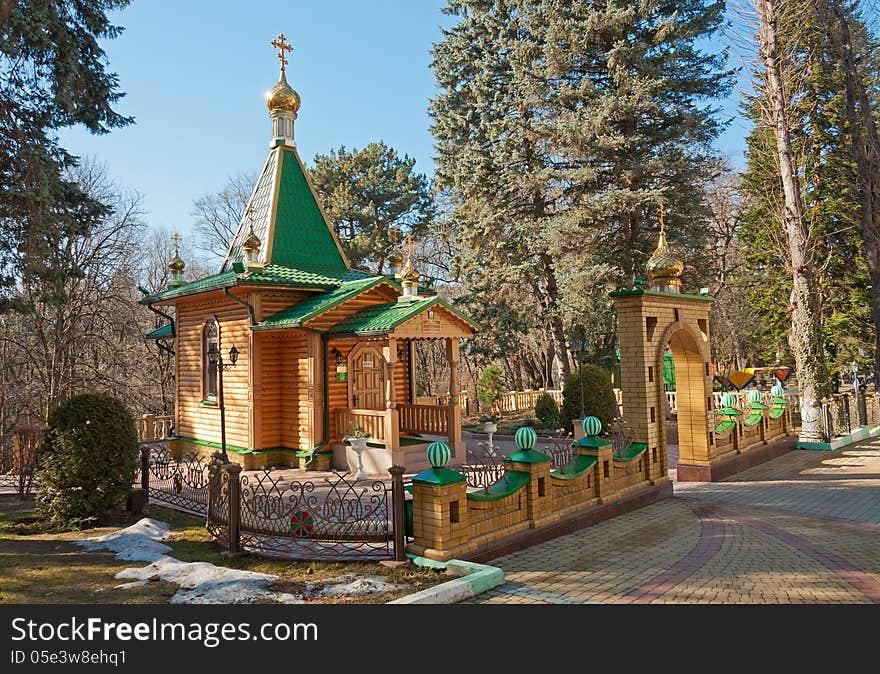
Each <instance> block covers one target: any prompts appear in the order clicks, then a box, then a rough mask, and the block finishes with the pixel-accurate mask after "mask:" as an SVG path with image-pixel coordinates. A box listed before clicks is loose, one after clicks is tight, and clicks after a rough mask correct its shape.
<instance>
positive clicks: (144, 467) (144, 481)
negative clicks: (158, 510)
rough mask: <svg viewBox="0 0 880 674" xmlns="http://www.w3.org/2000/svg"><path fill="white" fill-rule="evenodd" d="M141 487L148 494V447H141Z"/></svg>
mask: <svg viewBox="0 0 880 674" xmlns="http://www.w3.org/2000/svg"><path fill="white" fill-rule="evenodd" d="M141 489H143V490H144V493H145V494H146V495H147V499H149V496H150V448H149V447H141Z"/></svg>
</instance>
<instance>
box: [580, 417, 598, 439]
mask: <svg viewBox="0 0 880 674" xmlns="http://www.w3.org/2000/svg"><path fill="white" fill-rule="evenodd" d="M583 427H584V435H594V436H595V435H599V433H601V432H602V422H601V421H599V417H587V418H585V419H584V421H583Z"/></svg>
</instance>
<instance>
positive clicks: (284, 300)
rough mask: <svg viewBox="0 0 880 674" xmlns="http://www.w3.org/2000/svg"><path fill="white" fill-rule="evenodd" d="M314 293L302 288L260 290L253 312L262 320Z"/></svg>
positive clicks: (258, 319)
mask: <svg viewBox="0 0 880 674" xmlns="http://www.w3.org/2000/svg"><path fill="white" fill-rule="evenodd" d="M314 294H315V293H313V292H307V291H304V290H286V291H278V292H274V291H271V292H270V291H263V292H260V293H259V295H258V296H257V299H256V302H254V313H255V314H256V317H257V321H262V320H264V319H266V318H268V317H269V316H271V315H273V314H277V313H278V312H279V311H283V310H284V309H287V307H291V306H293V305H294V304H299V303H300V302H302V301H303V300H305V299H307V298H309V297H311V296H312V295H314Z"/></svg>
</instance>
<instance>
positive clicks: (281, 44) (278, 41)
mask: <svg viewBox="0 0 880 674" xmlns="http://www.w3.org/2000/svg"><path fill="white" fill-rule="evenodd" d="M272 46H273V47H275V48H276V49H277V50H278V60H279V61H281V72H284V66H286V65H287V59H286V58H284V52H286V51H293V45H291V44H290V43H289V42H285V38H284V33H279V34H278V37H277V38H275V39H274V40H272Z"/></svg>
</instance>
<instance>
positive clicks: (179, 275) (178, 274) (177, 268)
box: [168, 233, 186, 284]
mask: <svg viewBox="0 0 880 674" xmlns="http://www.w3.org/2000/svg"><path fill="white" fill-rule="evenodd" d="M171 240H172V241H173V242H174V257H173V258H171V262H169V263H168V269H170V270H171V273H172V274H173V276H174V280H173V281H172V282H176V283H178V284H179V283H180V282H182V279H183V270H184V269H186V264H185V263H184V261H183V259H182V258H181V257H180V235H179V234H177V233H175V234H174V236H172V237H171Z"/></svg>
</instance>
